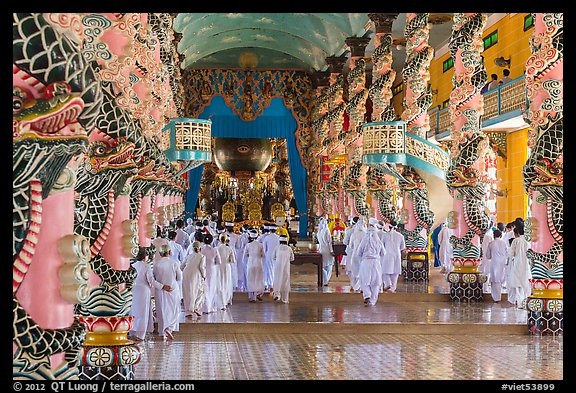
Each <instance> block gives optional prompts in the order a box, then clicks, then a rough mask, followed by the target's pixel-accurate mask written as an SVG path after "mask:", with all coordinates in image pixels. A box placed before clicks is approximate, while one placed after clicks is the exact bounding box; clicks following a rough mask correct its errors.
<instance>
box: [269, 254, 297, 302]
mask: <svg viewBox="0 0 576 393" xmlns="http://www.w3.org/2000/svg"><path fill="white" fill-rule="evenodd" d="M293 260H294V252H293V251H292V248H290V247H289V246H288V245H286V244H279V245H278V247H276V248H275V249H274V252H273V254H272V261H273V263H274V294H273V295H274V297H275V298H276V297H279V298H280V300H281V301H282V302H283V303H288V296H289V293H290V262H291V261H293Z"/></svg>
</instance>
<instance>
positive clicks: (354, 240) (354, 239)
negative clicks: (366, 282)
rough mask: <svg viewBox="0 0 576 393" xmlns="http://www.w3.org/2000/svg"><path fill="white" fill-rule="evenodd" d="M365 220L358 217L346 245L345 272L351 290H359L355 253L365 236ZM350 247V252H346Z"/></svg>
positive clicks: (358, 272)
mask: <svg viewBox="0 0 576 393" xmlns="http://www.w3.org/2000/svg"><path fill="white" fill-rule="evenodd" d="M366 232H367V229H366V221H364V219H363V218H361V219H359V220H358V222H357V223H356V225H354V232H353V233H352V235H350V243H349V244H348V247H346V254H348V255H349V258H347V260H346V273H347V274H348V277H349V278H350V286H351V287H352V290H354V291H359V290H360V289H361V288H360V261H359V259H358V256H357V255H356V249H357V248H358V245H359V244H360V242H361V241H362V239H363V238H364V236H366ZM348 249H350V252H348Z"/></svg>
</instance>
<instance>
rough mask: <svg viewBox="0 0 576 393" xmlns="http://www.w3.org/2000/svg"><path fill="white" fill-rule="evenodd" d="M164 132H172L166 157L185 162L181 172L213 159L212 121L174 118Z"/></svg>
mask: <svg viewBox="0 0 576 393" xmlns="http://www.w3.org/2000/svg"><path fill="white" fill-rule="evenodd" d="M162 132H169V133H170V134H169V135H170V147H169V148H168V149H167V150H166V151H165V154H166V157H168V159H169V160H170V161H176V162H180V163H182V164H183V167H182V169H181V170H180V171H179V174H181V173H184V172H187V171H189V170H190V169H194V168H196V167H197V166H200V165H202V164H204V163H205V162H210V161H212V121H210V120H203V119H191V118H183V117H179V118H173V119H170V123H168V125H167V126H166V127H164V130H163V131H162Z"/></svg>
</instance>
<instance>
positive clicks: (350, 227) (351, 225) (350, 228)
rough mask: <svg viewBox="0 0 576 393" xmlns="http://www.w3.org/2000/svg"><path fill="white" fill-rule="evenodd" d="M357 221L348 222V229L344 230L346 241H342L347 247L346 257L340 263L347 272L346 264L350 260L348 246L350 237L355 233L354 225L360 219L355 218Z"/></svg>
mask: <svg viewBox="0 0 576 393" xmlns="http://www.w3.org/2000/svg"><path fill="white" fill-rule="evenodd" d="M354 218H355V219H356V220H354V219H352V220H346V229H344V239H342V244H344V245H345V246H346V255H343V256H342V260H341V261H340V266H343V267H344V270H345V271H346V269H347V268H346V263H347V261H348V258H350V257H349V256H348V251H349V249H348V245H349V244H350V236H351V235H352V232H353V231H354V225H355V224H356V223H357V222H358V217H354Z"/></svg>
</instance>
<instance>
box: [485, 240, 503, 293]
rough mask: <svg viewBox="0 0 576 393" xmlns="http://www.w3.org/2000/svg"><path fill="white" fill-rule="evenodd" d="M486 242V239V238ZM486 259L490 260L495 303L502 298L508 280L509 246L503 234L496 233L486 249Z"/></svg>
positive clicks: (491, 283)
mask: <svg viewBox="0 0 576 393" xmlns="http://www.w3.org/2000/svg"><path fill="white" fill-rule="evenodd" d="M484 241H486V238H484ZM486 258H488V259H489V260H490V293H491V294H492V299H494V301H495V302H499V301H500V300H501V298H502V283H503V282H504V281H505V280H506V261H507V259H508V246H507V245H506V242H505V241H504V239H502V232H500V231H499V230H496V231H494V240H492V241H491V242H490V243H489V244H488V246H487V247H486Z"/></svg>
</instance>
